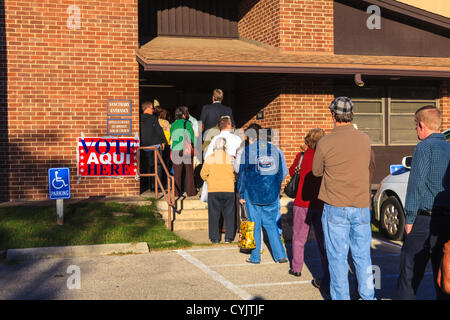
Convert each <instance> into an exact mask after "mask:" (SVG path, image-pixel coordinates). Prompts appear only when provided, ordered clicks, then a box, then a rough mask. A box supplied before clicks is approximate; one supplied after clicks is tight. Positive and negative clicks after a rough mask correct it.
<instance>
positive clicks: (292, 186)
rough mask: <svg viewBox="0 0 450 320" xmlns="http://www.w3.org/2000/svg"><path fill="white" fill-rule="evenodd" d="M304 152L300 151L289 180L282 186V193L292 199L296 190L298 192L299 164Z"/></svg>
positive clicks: (295, 194)
mask: <svg viewBox="0 0 450 320" xmlns="http://www.w3.org/2000/svg"><path fill="white" fill-rule="evenodd" d="M304 154H305V153H304V152H302V154H301V156H300V160H298V166H297V168H296V169H295V173H294V175H293V176H292V178H291V180H290V181H289V182H288V183H287V185H286V187H284V193H285V194H286V195H287V196H288V197H289V198H292V199H295V197H296V196H297V192H298V184H299V182H300V173H299V172H300V166H301V164H302V161H303V156H304Z"/></svg>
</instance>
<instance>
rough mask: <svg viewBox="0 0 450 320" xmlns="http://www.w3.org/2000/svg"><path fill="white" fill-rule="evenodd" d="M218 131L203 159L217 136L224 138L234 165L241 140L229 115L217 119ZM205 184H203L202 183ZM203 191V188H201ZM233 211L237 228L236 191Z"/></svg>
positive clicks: (209, 151)
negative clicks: (234, 131)
mask: <svg viewBox="0 0 450 320" xmlns="http://www.w3.org/2000/svg"><path fill="white" fill-rule="evenodd" d="M217 126H218V128H219V130H220V133H219V134H218V135H217V136H215V137H214V138H213V139H212V140H211V143H210V144H209V146H208V148H207V149H206V152H205V154H204V157H205V159H206V158H207V157H208V156H210V155H211V154H212V152H213V146H214V144H215V141H216V140H217V139H219V138H224V139H225V140H226V141H227V148H226V153H227V154H228V155H230V156H231V159H232V163H233V165H234V163H235V162H236V154H237V150H238V149H239V147H240V145H241V143H242V140H241V138H240V137H239V136H237V135H235V134H234V133H233V132H232V131H233V127H232V124H231V118H230V116H222V117H220V119H219V123H218V124H217ZM204 186H205V185H204ZM202 192H203V190H202ZM235 200H236V203H235V211H236V212H235V213H236V218H235V219H234V221H235V223H236V225H235V228H238V227H239V225H238V224H240V219H239V217H240V216H239V210H240V208H239V197H238V196H237V193H235ZM226 226H227V224H226V221H225V225H224V228H225V230H226Z"/></svg>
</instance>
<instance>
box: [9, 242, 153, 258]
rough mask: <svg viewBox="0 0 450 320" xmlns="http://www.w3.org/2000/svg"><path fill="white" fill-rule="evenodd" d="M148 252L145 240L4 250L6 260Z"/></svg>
mask: <svg viewBox="0 0 450 320" xmlns="http://www.w3.org/2000/svg"><path fill="white" fill-rule="evenodd" d="M149 252H150V250H149V247H148V245H147V243H145V242H138V243H117V244H98V245H84V246H67V247H42V248H28V249H9V250H7V251H6V261H7V262H11V261H23V260H31V259H51V258H73V257H88V256H104V255H112V254H144V253H149Z"/></svg>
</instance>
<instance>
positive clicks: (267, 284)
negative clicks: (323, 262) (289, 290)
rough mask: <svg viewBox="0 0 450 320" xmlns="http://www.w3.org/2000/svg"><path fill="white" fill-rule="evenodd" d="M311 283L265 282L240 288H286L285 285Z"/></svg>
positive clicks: (304, 281)
mask: <svg viewBox="0 0 450 320" xmlns="http://www.w3.org/2000/svg"><path fill="white" fill-rule="evenodd" d="M306 283H309V284H311V283H312V280H302V281H287V282H265V283H249V284H242V285H240V286H239V287H241V288H253V287H270V286H286V285H296V284H306Z"/></svg>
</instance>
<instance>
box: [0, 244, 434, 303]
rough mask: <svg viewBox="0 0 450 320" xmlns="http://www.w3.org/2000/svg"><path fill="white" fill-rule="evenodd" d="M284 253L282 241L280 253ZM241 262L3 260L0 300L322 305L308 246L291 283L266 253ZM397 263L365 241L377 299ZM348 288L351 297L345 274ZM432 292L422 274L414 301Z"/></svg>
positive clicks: (232, 257) (169, 254)
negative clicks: (301, 267) (375, 268)
mask: <svg viewBox="0 0 450 320" xmlns="http://www.w3.org/2000/svg"><path fill="white" fill-rule="evenodd" d="M289 246H290V243H289V242H288V243H287V244H286V247H287V249H288V252H289V251H290V250H289V249H290V248H289ZM247 257H248V255H247V254H244V253H241V252H240V251H239V249H238V248H237V246H236V245H235V244H230V245H225V244H219V245H214V246H197V247H193V248H190V249H186V250H170V251H151V250H150V252H149V253H145V254H132V255H113V256H88V257H72V258H53V259H34V260H28V261H23V262H19V263H6V262H5V261H3V262H2V263H0V299H2V300H3V299H107V300H109V299H124V300H129V299H131V300H139V299H150V300H186V299H190V300H245V299H254V298H256V297H257V298H262V299H270V300H323V299H327V298H328V297H327V296H326V295H324V294H323V293H321V292H320V291H319V290H318V289H316V288H315V287H314V286H313V285H312V283H311V280H312V279H313V277H316V276H319V275H320V272H321V266H320V259H319V256H318V254H317V247H316V244H315V242H314V241H310V242H308V243H307V245H306V248H305V257H306V258H305V266H304V270H303V272H302V276H301V277H299V278H297V277H293V276H291V275H289V274H288V270H289V264H288V263H286V264H277V263H274V261H273V260H272V257H271V255H270V253H269V252H267V251H265V252H264V254H263V255H262V262H261V264H259V265H253V264H248V263H246V262H245V259H246V258H247ZM399 258H400V246H399V245H398V244H396V243H388V242H385V241H380V240H376V239H374V240H373V241H372V261H373V264H374V265H376V266H378V267H379V270H380V288H379V289H377V290H376V296H377V298H378V299H392V298H393V297H394V294H395V287H396V280H397V276H398V275H397V272H398V265H399ZM77 277H78V278H77ZM77 281H78V282H77ZM350 283H351V289H352V290H351V291H352V294H353V296H354V297H356V296H355V291H354V283H355V281H354V277H353V276H352V275H350ZM76 284H79V289H78V288H76V287H77V286H76ZM433 291H434V290H433V287H432V282H431V272H430V268H428V270H427V273H426V275H425V278H424V280H423V284H422V286H421V288H420V290H419V299H433V298H434V292H433Z"/></svg>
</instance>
